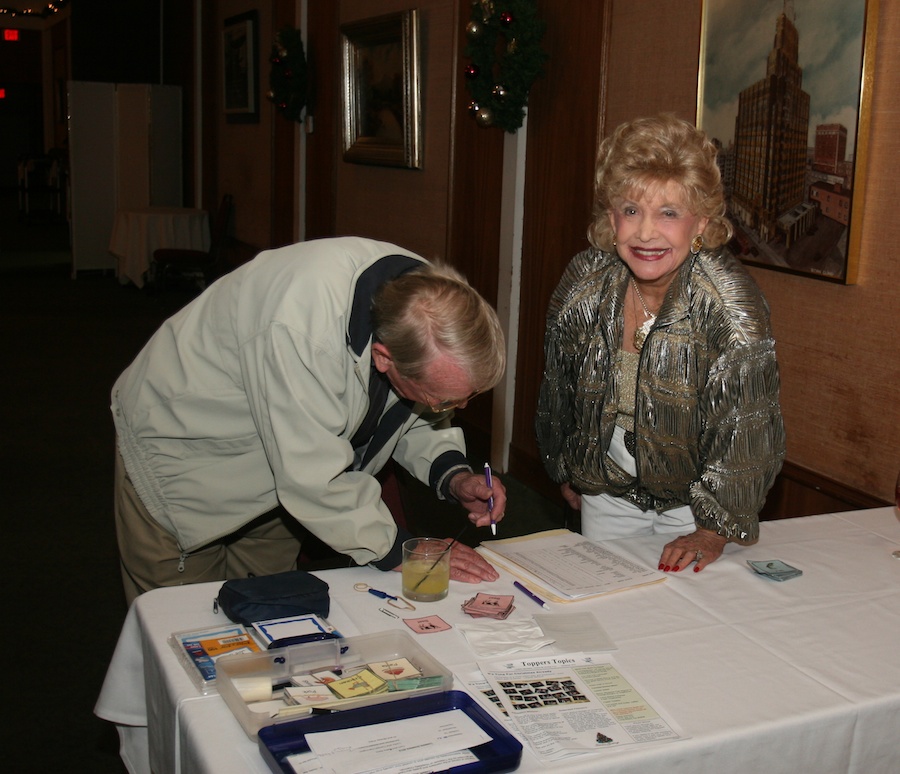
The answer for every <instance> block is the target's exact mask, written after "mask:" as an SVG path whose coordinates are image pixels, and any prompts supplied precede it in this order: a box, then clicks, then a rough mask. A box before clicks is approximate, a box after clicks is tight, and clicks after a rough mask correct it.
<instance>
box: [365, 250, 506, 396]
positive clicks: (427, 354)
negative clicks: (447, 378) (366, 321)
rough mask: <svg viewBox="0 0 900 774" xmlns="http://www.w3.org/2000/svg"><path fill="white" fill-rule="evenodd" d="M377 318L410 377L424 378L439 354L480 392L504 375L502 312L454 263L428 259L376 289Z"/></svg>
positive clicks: (383, 338) (379, 332)
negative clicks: (419, 267)
mask: <svg viewBox="0 0 900 774" xmlns="http://www.w3.org/2000/svg"><path fill="white" fill-rule="evenodd" d="M372 322H373V325H374V332H375V337H376V338H377V339H378V341H380V342H382V343H383V344H384V345H385V346H386V347H387V348H388V350H389V351H390V353H391V356H392V357H393V359H394V362H395V364H396V366H397V370H398V371H399V372H400V373H401V374H402V375H403V376H405V377H406V378H407V379H412V380H420V379H422V378H423V377H424V376H425V375H426V371H427V368H428V365H429V364H430V363H431V362H432V360H433V359H434V358H435V356H437V355H438V354H445V355H448V356H449V357H450V358H451V359H452V360H453V361H454V362H455V363H456V364H457V365H458V366H459V367H460V368H462V369H463V370H464V371H465V372H466V373H467V374H468V376H469V379H470V381H471V383H472V385H473V387H474V388H475V389H476V390H477V391H478V392H486V391H487V390H490V389H491V388H493V387H494V386H496V385H497V383H498V382H499V381H500V378H501V377H502V376H503V370H504V368H505V367H506V345H505V339H504V337H503V330H502V328H501V327H500V320H499V319H498V317H497V313H496V311H494V308H493V307H492V306H491V305H490V304H489V303H488V302H487V301H485V299H484V298H482V296H481V295H480V294H479V293H478V292H477V291H476V290H475V289H474V288H473V287H472V286H471V285H469V283H468V282H466V279H465V277H463V275H462V274H460V273H459V272H458V271H457V270H456V269H454V268H453V267H451V266H449V265H448V264H442V263H436V264H423V265H422V268H421V269H415V270H414V271H411V272H407V273H406V274H403V275H401V276H399V277H397V278H396V279H393V280H391V281H390V282H386V283H385V284H384V285H383V286H382V287H381V288H380V289H379V291H378V292H377V293H376V294H375V298H374V302H373V306H372Z"/></svg>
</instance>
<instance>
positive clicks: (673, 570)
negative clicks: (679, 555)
mask: <svg viewBox="0 0 900 774" xmlns="http://www.w3.org/2000/svg"><path fill="white" fill-rule="evenodd" d="M680 569H681V568H680V567H679V566H678V565H677V564H676V565H675V566H674V567H673V568H672V572H678V571H679V570H680Z"/></svg>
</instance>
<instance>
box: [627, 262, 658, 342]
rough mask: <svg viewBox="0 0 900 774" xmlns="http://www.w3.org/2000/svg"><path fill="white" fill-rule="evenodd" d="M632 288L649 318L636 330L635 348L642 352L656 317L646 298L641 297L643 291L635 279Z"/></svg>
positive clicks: (632, 279)
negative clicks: (648, 306) (645, 300)
mask: <svg viewBox="0 0 900 774" xmlns="http://www.w3.org/2000/svg"><path fill="white" fill-rule="evenodd" d="M631 286H632V287H633V288H634V292H635V293H637V297H638V301H640V302H641V306H642V307H643V308H644V314H645V315H646V316H647V319H646V320H644V324H643V325H641V326H640V327H636V328H635V329H634V340H633V343H634V348H635V349H636V350H637V351H638V352H640V351H641V349H643V347H644V342H645V341H646V340H647V335H648V334H649V333H650V329H651V328H652V327H653V323H655V322H656V315H655V314H652V313H651V312H650V310H649V309H648V308H647V304H646V303H645V302H644V297H643V296H642V295H641V290H640V288H639V287H638V286H637V282H635V281H634V277H632V278H631Z"/></svg>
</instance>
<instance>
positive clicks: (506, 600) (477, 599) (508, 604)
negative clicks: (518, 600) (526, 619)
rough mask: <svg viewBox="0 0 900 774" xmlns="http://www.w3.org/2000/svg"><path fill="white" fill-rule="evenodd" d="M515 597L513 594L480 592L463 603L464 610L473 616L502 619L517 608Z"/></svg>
mask: <svg viewBox="0 0 900 774" xmlns="http://www.w3.org/2000/svg"><path fill="white" fill-rule="evenodd" d="M513 599H514V597H513V595H512V594H508V595H500V594H482V593H481V592H479V593H478V594H476V595H475V596H474V597H472V598H471V599H468V600H466V601H465V603H463V605H462V610H463V612H464V613H466V614H468V615H470V616H472V618H496V619H497V620H498V621H500V620H503V619H504V618H506V617H508V616H509V614H510V613H511V612H512V611H513V610H515V609H516V608H515V607H514V606H513Z"/></svg>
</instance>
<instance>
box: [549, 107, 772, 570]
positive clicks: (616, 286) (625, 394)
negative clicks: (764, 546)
mask: <svg viewBox="0 0 900 774" xmlns="http://www.w3.org/2000/svg"><path fill="white" fill-rule="evenodd" d="M731 235H732V227H731V224H730V223H729V222H728V220H727V219H726V217H725V203H724V197H723V193H722V185H721V179H720V174H719V169H718V167H717V165H716V149H715V147H714V146H713V144H712V143H711V142H710V141H709V140H708V139H707V137H706V136H705V135H704V134H703V132H701V131H699V130H698V129H696V128H695V127H694V126H692V125H691V124H689V123H687V122H685V121H682V120H680V119H677V118H675V117H674V116H671V115H660V116H657V117H654V118H644V119H639V120H636V121H632V122H630V123H626V124H623V125H622V126H620V127H619V128H618V129H616V131H615V132H614V134H613V135H612V136H611V137H609V138H607V139H606V140H605V141H604V142H603V143H602V144H601V146H600V149H599V154H598V160H597V167H596V173H595V205H594V221H593V223H592V224H591V226H590V228H589V231H588V238H589V240H590V242H591V244H592V245H593V249H589V250H586V251H585V252H583V253H580V254H578V255H576V256H575V257H574V258H573V259H572V261H571V262H570V263H569V265H568V267H567V268H566V270H565V273H564V274H563V277H562V279H561V280H560V283H559V286H558V287H557V288H556V290H555V292H554V293H553V296H552V299H551V301H550V307H549V310H548V313H547V328H546V340H545V358H546V366H545V372H544V379H543V383H542V385H541V391H540V398H539V403H538V413H537V420H536V431H537V439H538V445H539V447H540V452H541V457H542V460H543V463H544V466H545V467H546V469H547V472H548V473H549V474H550V476H551V478H552V479H553V480H554V481H556V482H557V483H559V484H560V485H561V489H562V494H563V497H564V498H565V500H566V502H567V503H568V504H569V505H570V506H572V507H573V508H574V509H576V510H579V509H580V510H581V523H582V532H583V534H584V535H585V536H586V537H589V538H590V539H592V540H610V539H616V538H622V537H628V536H632V535H645V534H654V533H666V534H671V535H672V536H673V538H674V539H673V540H671V542H669V543H667V544H666V546H665V548H664V549H663V551H662V555H661V557H660V563H659V568H660V569H661V570H664V571H666V572H668V571H676V572H677V571H678V570H681V569H684V568H686V567H687V566H689V565H690V564H691V562H695V565H694V571H695V572H697V571H699V570H702V569H703V568H704V567H705V566H706V565H708V564H710V563H711V562H713V561H715V560H716V559H717V558H718V557H719V556H720V555H721V554H722V550H723V549H724V547H725V544H726V543H728V542H729V541H733V542H736V543H743V544H747V543H753V542H754V541H755V540H756V539H757V537H758V534H759V518H758V514H759V511H760V509H761V507H762V505H763V502H764V500H765V495H766V492H767V491H768V490H769V488H770V487H771V485H772V483H773V481H774V479H775V476H776V475H777V473H778V471H779V470H780V468H781V463H782V460H783V457H784V426H783V424H782V419H781V410H780V406H779V402H778V390H779V378H778V366H777V363H776V360H775V342H774V341H773V339H772V332H771V330H770V327H769V315H768V306H767V304H766V301H765V299H764V298H763V296H762V294H761V293H760V291H759V289H758V287H757V286H756V284H755V283H754V282H753V280H752V279H751V278H750V276H749V275H748V274H747V272H746V271H745V270H744V268H743V267H742V266H741V264H740V263H739V262H738V261H737V260H736V259H734V258H733V257H732V256H730V255H729V254H727V253H726V252H724V251H722V250H721V249H720V248H721V247H722V246H723V245H724V244H725V243H726V242H727V241H728V240H729V239H730V238H731Z"/></svg>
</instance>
